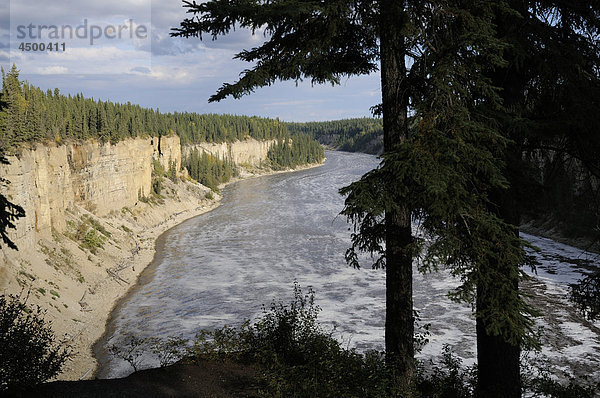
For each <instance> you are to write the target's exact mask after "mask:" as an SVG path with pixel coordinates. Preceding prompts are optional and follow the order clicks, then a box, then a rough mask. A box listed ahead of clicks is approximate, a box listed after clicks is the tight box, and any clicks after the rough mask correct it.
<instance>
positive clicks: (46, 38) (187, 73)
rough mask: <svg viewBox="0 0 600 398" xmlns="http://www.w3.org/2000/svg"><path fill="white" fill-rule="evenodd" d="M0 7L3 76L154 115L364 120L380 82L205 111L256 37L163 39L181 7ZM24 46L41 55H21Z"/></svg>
mask: <svg viewBox="0 0 600 398" xmlns="http://www.w3.org/2000/svg"><path fill="white" fill-rule="evenodd" d="M0 7H1V9H0V21H1V25H0V64H1V65H2V66H3V67H4V68H5V69H7V68H9V66H10V65H11V64H12V63H15V64H16V65H17V67H18V68H19V69H20V70H21V78H22V79H23V80H27V81H29V82H30V83H32V84H33V85H36V86H39V87H42V88H44V89H53V88H55V87H58V88H59V89H60V90H61V92H62V93H65V94H66V93H71V94H75V93H79V92H82V93H84V95H85V96H87V97H94V98H100V99H103V100H111V101H114V102H128V101H129V102H132V103H137V104H140V105H142V106H145V107H152V108H159V109H160V110H161V111H162V112H169V111H191V112H199V113H230V114H244V115H259V116H267V117H279V118H280V119H282V120H287V121H309V120H331V119H339V118H348V117H361V116H369V108H370V107H371V106H373V105H376V104H377V103H378V102H380V83H379V75H378V74H373V75H371V76H363V77H353V78H350V79H347V80H344V81H342V84H341V85H340V86H336V87H331V86H329V85H327V86H312V85H311V84H310V82H302V83H300V84H298V85H296V83H295V82H278V83H276V84H274V85H273V86H271V87H266V88H262V89H258V90H257V91H256V92H255V93H254V94H253V95H250V96H246V97H244V98H242V99H239V100H234V99H227V100H224V101H222V102H220V103H216V104H209V103H208V101H207V100H208V97H209V96H210V95H211V94H213V93H214V92H215V91H216V90H217V89H218V88H219V87H220V86H221V85H222V84H223V83H224V82H233V81H235V80H236V78H237V77H238V75H239V73H240V72H241V71H242V70H243V69H246V68H248V67H250V66H251V65H249V64H246V63H243V62H240V61H235V60H232V57H233V56H234V54H235V53H236V52H238V51H240V50H241V49H243V48H251V47H253V46H256V45H259V44H260V43H261V41H262V40H263V36H262V35H261V34H257V35H254V36H253V35H252V34H251V33H250V32H248V31H244V30H237V31H235V32H232V33H231V34H229V35H228V36H223V37H220V38H219V39H218V40H216V41H212V40H210V39H205V41H200V40H199V39H181V38H171V37H169V32H170V29H171V28H173V27H176V26H178V25H179V22H180V21H181V20H182V19H183V18H184V17H185V15H186V14H185V10H184V8H183V7H182V3H181V0H162V1H159V0H103V1H97V0H96V1H91V0H51V1H50V0H11V1H9V0H0ZM27 43H31V44H32V45H35V46H38V50H40V45H41V43H44V46H45V47H46V48H45V49H44V51H22V49H21V48H20V47H23V48H24V45H26V44H27ZM33 43H36V44H33ZM62 43H65V44H64V51H63V45H62ZM50 44H51V45H52V51H49V50H48V48H47V47H48V46H49V45H50ZM57 47H58V51H56V50H57Z"/></svg>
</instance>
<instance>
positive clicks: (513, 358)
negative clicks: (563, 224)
mask: <svg viewBox="0 0 600 398" xmlns="http://www.w3.org/2000/svg"><path fill="white" fill-rule="evenodd" d="M513 150H514V152H513ZM509 152H510V153H513V154H518V148H511V150H510V151H509ZM509 157H514V156H512V155H511V156H509ZM507 161H511V159H508V160H507ZM516 164H518V161H517V163H516ZM508 173H509V174H511V172H510V171H509V172H508ZM509 178H510V177H509ZM494 199H495V203H496V205H498V208H497V212H498V216H499V217H500V218H502V219H503V220H504V221H505V222H507V223H509V224H513V225H519V212H518V208H517V205H518V204H517V202H516V192H515V190H514V189H513V188H510V189H508V190H506V191H503V192H497V193H496V195H495V198H494ZM517 234H518V232H517ZM496 266H497V267H500V269H501V270H502V272H503V273H504V275H505V276H506V278H507V279H508V282H506V281H504V283H501V284H502V285H501V286H500V284H492V286H494V287H495V288H497V289H514V290H515V291H518V289H519V279H518V273H516V275H517V276H516V277H514V276H511V268H513V270H514V267H519V264H496ZM483 272H485V271H483ZM513 275H514V274H513ZM484 278H485V276H484ZM487 287H488V288H489V287H490V285H489V284H488V285H487ZM494 296H495V295H494V293H493V292H487V291H486V290H485V288H484V287H482V286H478V288H477V312H479V313H481V312H483V311H486V310H490V309H491V310H492V311H494V312H496V313H503V312H504V306H505V305H506V303H505V302H503V301H502V300H499V299H498V297H497V296H496V297H494ZM487 326H488V325H487V322H486V321H485V320H484V319H481V318H477V321H476V331H477V390H478V391H477V396H478V397H481V398H484V397H485V398H519V397H521V374H520V365H519V359H520V356H521V355H520V354H521V347H520V345H519V344H516V345H515V344H511V343H510V342H508V341H506V339H505V338H504V337H503V336H496V335H493V334H490V333H488V332H487V330H486V328H487Z"/></svg>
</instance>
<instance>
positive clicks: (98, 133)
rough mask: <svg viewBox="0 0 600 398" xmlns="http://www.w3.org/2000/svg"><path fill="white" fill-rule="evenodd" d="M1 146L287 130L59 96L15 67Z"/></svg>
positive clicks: (7, 82) (235, 136)
mask: <svg viewBox="0 0 600 398" xmlns="http://www.w3.org/2000/svg"><path fill="white" fill-rule="evenodd" d="M0 131H1V132H2V134H1V137H0V140H1V142H0V145H1V146H2V147H3V148H5V149H8V148H12V147H15V146H17V145H18V144H20V143H26V142H38V141H44V140H51V141H56V142H57V143H60V142H61V141H63V140H70V139H74V140H85V139H89V138H96V139H99V140H101V141H104V142H112V143H115V142H118V141H121V140H123V139H125V138H129V137H138V136H154V135H159V134H161V135H166V134H169V133H170V132H176V133H177V134H178V135H179V137H180V138H181V142H182V144H186V143H195V142H224V141H235V140H242V139H244V138H247V137H252V138H255V139H258V140H263V139H285V138H287V137H289V132H288V130H287V128H286V126H285V125H284V124H283V123H280V122H279V121H277V120H273V119H265V118H259V117H248V116H231V115H212V114H211V115H200V114H196V113H179V112H175V113H166V114H163V113H160V112H159V111H158V110H154V109H147V108H142V107H141V106H139V105H133V104H130V103H127V104H117V103H113V102H110V101H99V100H94V99H90V98H85V97H84V96H83V95H82V94H77V95H75V96H71V95H68V96H65V95H61V94H60V92H59V89H57V88H55V89H54V90H47V91H43V90H41V89H40V88H37V87H33V86H31V85H29V84H27V83H22V82H21V81H20V80H19V71H18V70H17V68H16V67H14V66H13V67H12V69H11V70H10V71H9V72H8V73H4V71H2V92H1V95H0Z"/></svg>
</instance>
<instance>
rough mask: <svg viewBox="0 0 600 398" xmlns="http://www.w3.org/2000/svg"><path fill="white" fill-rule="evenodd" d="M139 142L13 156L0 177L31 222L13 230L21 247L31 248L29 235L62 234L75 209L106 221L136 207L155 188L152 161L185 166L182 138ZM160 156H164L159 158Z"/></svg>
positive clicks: (40, 150) (39, 147)
mask: <svg viewBox="0 0 600 398" xmlns="http://www.w3.org/2000/svg"><path fill="white" fill-rule="evenodd" d="M158 141H159V140H158V138H157V137H154V138H150V137H148V138H136V139H129V140H125V141H121V142H119V143H117V144H110V143H99V142H97V141H93V140H90V141H86V142H84V143H71V144H67V145H61V146H47V145H42V144H37V145H36V146H35V147H34V148H30V149H23V150H22V151H21V153H20V155H19V156H10V157H9V158H8V160H9V162H10V164H9V165H2V166H1V167H0V175H2V176H3V177H4V178H6V179H7V180H9V181H10V185H8V187H6V188H5V189H4V193H5V195H7V197H9V198H10V200H11V201H12V202H13V203H16V204H19V205H20V206H22V207H23V208H24V209H25V212H26V214H27V217H25V218H23V219H21V220H19V221H18V222H17V228H16V230H9V235H10V236H11V238H12V239H13V241H15V242H18V243H19V247H28V246H31V245H32V244H33V243H34V242H33V241H32V240H33V239H34V238H33V234H32V233H31V232H33V231H35V232H41V233H44V232H50V231H51V230H52V229H54V230H56V231H58V232H64V230H65V228H66V222H65V214H64V213H65V211H67V210H69V209H71V208H72V207H73V206H74V205H79V206H81V207H83V208H85V209H86V210H88V211H90V212H92V213H94V214H96V215H99V216H102V215H105V214H107V213H109V212H111V211H113V210H119V209H121V208H123V207H125V206H132V205H134V204H135V203H136V202H137V201H138V198H139V196H140V195H142V196H144V195H148V194H149V193H150V190H151V187H152V167H153V166H152V160H153V159H158V160H159V161H160V162H161V164H162V165H163V166H164V167H165V169H168V167H169V160H171V161H173V162H175V164H176V167H177V169H179V167H180V166H181V146H180V143H179V137H177V136H170V137H162V138H161V140H160V141H161V142H160V149H161V152H160V153H159V151H158V146H159V144H158ZM161 154H162V155H161Z"/></svg>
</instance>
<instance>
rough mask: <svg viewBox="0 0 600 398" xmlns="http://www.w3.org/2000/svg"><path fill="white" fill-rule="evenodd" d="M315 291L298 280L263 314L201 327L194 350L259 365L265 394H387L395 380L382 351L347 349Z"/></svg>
mask: <svg viewBox="0 0 600 398" xmlns="http://www.w3.org/2000/svg"><path fill="white" fill-rule="evenodd" d="M319 311H320V309H319V307H318V306H316V305H315V304H314V293H313V292H312V290H311V291H309V294H307V295H303V293H302V291H301V289H300V287H299V286H298V284H295V285H294V300H293V301H292V302H291V303H290V304H289V305H284V304H282V303H278V304H276V303H273V304H272V305H271V306H270V308H269V309H268V310H267V309H265V310H264V312H263V315H262V317H261V318H260V319H259V320H258V321H257V322H255V323H254V324H251V323H250V322H249V321H246V322H244V323H243V324H242V325H241V326H240V327H238V328H232V327H227V326H226V327H224V328H221V329H217V330H214V331H202V332H201V333H200V334H199V335H198V336H197V339H196V342H195V343H194V346H193V349H192V351H193V353H194V354H195V355H196V356H198V357H200V358H206V357H207V356H208V357H209V358H222V357H227V358H231V357H233V358H236V359H238V360H240V361H244V362H250V363H255V364H257V365H259V366H260V368H261V370H262V374H263V376H264V380H263V382H264V383H263V384H264V385H265V391H264V393H265V395H266V396H278V397H389V396H394V395H397V392H398V389H397V388H396V384H394V383H392V382H390V380H393V379H392V378H390V377H388V374H387V372H385V365H384V357H383V355H382V354H380V353H377V352H370V353H367V354H366V355H362V354H360V353H357V352H356V351H355V350H350V349H345V348H343V347H342V346H341V345H340V343H339V342H338V341H337V340H336V339H334V338H333V337H332V336H331V333H327V332H325V331H324V330H323V329H322V328H321V326H320V325H319V323H318V321H317V315H318V313H319Z"/></svg>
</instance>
